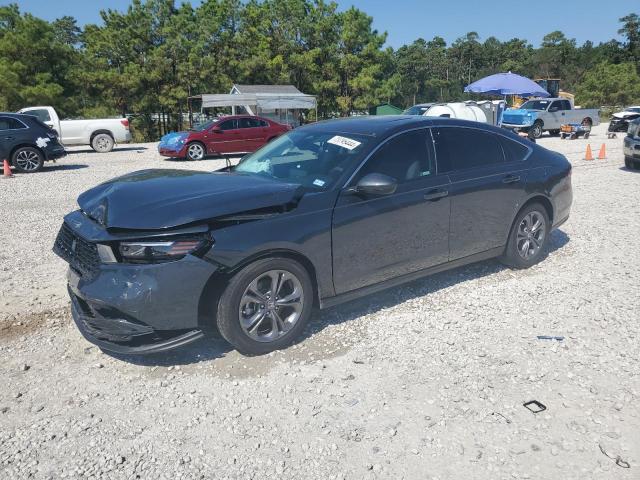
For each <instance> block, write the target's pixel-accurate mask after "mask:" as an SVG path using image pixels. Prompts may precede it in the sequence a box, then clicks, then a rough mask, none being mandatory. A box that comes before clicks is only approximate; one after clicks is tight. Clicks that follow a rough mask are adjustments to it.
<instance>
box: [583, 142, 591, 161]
mask: <svg viewBox="0 0 640 480" xmlns="http://www.w3.org/2000/svg"><path fill="white" fill-rule="evenodd" d="M584 159H585V160H593V153H592V152H591V144H589V145H587V153H586V154H585V156H584Z"/></svg>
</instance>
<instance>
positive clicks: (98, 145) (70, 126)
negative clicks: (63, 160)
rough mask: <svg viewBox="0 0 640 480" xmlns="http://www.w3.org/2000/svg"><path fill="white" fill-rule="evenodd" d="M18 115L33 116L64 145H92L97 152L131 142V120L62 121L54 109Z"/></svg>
mask: <svg viewBox="0 0 640 480" xmlns="http://www.w3.org/2000/svg"><path fill="white" fill-rule="evenodd" d="M18 113H23V114H25V115H32V116H34V117H36V118H38V119H39V120H40V121H41V122H43V123H45V124H46V125H48V126H50V127H51V128H53V129H54V130H55V131H57V132H58V135H59V137H60V141H61V143H62V144H63V145H65V146H67V147H69V146H71V145H91V148H93V149H94V150H95V151H96V152H99V153H106V152H110V151H111V150H113V146H114V145H115V144H116V143H123V142H130V141H131V132H130V131H129V120H127V119H126V118H98V119H91V120H60V118H59V117H58V114H57V113H56V111H55V109H54V108H53V107H26V108H23V109H22V110H20V111H19V112H18Z"/></svg>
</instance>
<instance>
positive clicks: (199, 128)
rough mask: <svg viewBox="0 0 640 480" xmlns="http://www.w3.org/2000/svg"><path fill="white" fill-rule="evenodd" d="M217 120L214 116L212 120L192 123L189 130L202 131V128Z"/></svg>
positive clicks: (205, 128) (208, 126) (213, 123)
mask: <svg viewBox="0 0 640 480" xmlns="http://www.w3.org/2000/svg"><path fill="white" fill-rule="evenodd" d="M219 121H220V119H219V118H214V119H213V120H209V121H207V122H204V123H198V124H196V125H194V126H193V127H191V131H193V132H202V131H203V130H207V129H209V128H210V127H211V126H212V125H215V124H216V123H218V122H219Z"/></svg>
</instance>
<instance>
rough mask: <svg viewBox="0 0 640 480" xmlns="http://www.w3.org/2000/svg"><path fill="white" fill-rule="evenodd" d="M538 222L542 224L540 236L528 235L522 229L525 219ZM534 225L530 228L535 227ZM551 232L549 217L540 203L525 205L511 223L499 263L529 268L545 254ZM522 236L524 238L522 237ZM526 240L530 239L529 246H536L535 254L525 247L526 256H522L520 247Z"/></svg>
mask: <svg viewBox="0 0 640 480" xmlns="http://www.w3.org/2000/svg"><path fill="white" fill-rule="evenodd" d="M531 216H533V218H534V219H537V220H540V221H541V222H542V226H541V228H543V230H542V235H541V236H540V235H537V234H536V233H533V235H530V234H529V232H528V231H527V229H526V228H525V229H524V232H523V229H522V225H523V222H525V218H527V219H529V218H532V217H531ZM535 224H536V223H535V221H534V224H533V225H531V226H535ZM550 230H551V225H550V222H549V215H548V214H547V210H546V209H545V208H544V206H543V205H542V204H540V203H532V204H530V205H527V206H526V207H525V208H523V209H522V210H520V212H518V215H516V219H515V220H514V221H513V225H512V226H511V230H510V232H509V238H508V240H507V245H506V246H505V250H504V253H503V254H502V256H501V257H500V261H501V262H502V263H504V264H505V265H508V266H510V267H512V268H529V267H531V266H533V265H535V264H536V263H538V262H539V261H540V260H541V259H542V258H543V256H544V255H545V253H546V246H547V241H548V238H549V234H550V233H551V232H550ZM522 235H523V236H524V237H522ZM527 239H530V240H529V242H533V241H534V240H535V242H534V243H530V244H529V245H531V246H536V250H535V252H533V251H531V250H532V249H530V248H529V246H527V247H526V251H527V253H528V255H527V256H525V255H524V254H522V253H521V252H522V251H523V250H524V249H522V248H521V247H524V246H525V243H526V241H527Z"/></svg>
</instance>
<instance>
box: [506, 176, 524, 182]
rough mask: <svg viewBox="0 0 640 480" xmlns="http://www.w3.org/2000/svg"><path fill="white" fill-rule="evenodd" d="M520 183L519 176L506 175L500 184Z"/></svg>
mask: <svg viewBox="0 0 640 480" xmlns="http://www.w3.org/2000/svg"><path fill="white" fill-rule="evenodd" d="M519 181H520V176H519V175H507V176H506V177H504V178H503V179H502V183H516V182H519Z"/></svg>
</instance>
